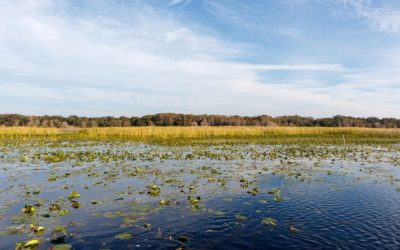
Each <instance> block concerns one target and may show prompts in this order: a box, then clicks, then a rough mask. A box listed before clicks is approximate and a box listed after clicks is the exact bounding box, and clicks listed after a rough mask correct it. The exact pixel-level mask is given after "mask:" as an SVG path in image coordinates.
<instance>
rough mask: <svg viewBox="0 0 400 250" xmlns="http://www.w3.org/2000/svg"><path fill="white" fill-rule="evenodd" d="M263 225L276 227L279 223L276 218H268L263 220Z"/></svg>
mask: <svg viewBox="0 0 400 250" xmlns="http://www.w3.org/2000/svg"><path fill="white" fill-rule="evenodd" d="M261 224H264V225H270V226H272V227H276V225H277V221H276V220H275V219H274V218H271V217H266V218H264V219H262V220H261Z"/></svg>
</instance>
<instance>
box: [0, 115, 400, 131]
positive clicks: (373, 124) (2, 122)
mask: <svg viewBox="0 0 400 250" xmlns="http://www.w3.org/2000/svg"><path fill="white" fill-rule="evenodd" d="M0 126H7V127H11V126H32V127H55V128H65V127H82V128H86V127H131V126H135V127H137V126H302V127H317V126H319V127H368V128H399V127H400V119H395V118H377V117H368V118H359V117H351V116H341V115H337V116H333V117H330V118H312V117H304V116H298V115H292V116H277V117H272V116H269V115H259V116H237V115H234V116H227V115H192V114H175V113H160V114H154V115H144V116H141V117H125V116H121V117H111V116H106V117H79V116H75V115H73V116H68V117H63V116H48V115H43V116H27V115H19V114H0Z"/></svg>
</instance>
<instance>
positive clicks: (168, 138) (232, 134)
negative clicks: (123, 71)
mask: <svg viewBox="0 0 400 250" xmlns="http://www.w3.org/2000/svg"><path fill="white" fill-rule="evenodd" d="M0 138H6V139H12V138H21V139H24V138H49V139H62V140H132V141H142V142H156V143H163V142H168V143H171V144H180V143H230V142H234V143H236V142H238V143H240V142H242V143H274V144H275V143H296V142H301V143H308V142H316V143H352V142H379V141H381V142H390V143H396V142H399V141H400V129H377V128H328V127H255V126H240V127H232V126H229V127H124V128H121V127H107V128H84V129H69V130H65V129H57V128H36V127H0Z"/></svg>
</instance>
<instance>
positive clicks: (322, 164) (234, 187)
mask: <svg viewBox="0 0 400 250" xmlns="http://www.w3.org/2000/svg"><path fill="white" fill-rule="evenodd" d="M0 162H1V168H0V229H1V231H0V249H14V248H15V246H16V244H17V243H21V244H22V245H24V244H25V243H26V242H28V241H29V240H35V239H37V240H39V245H38V246H37V247H36V249H49V248H50V249H267V248H268V249H289V248H294V249H399V248H400V192H399V191H400V189H399V188H400V167H399V163H400V150H399V146H386V147H378V146H311V145H309V146H295V145H292V146H279V145H277V146H265V145H236V146H235V145H231V146H185V147H183V146H182V147H178V146H176V147H171V146H154V145H141V144H129V143H103V144H101V143H82V144H79V143H63V144H56V143H36V144H35V143H26V144H18V145H10V146H2V147H1V150H0ZM25 205H32V207H33V208H34V210H35V211H34V212H30V213H23V212H22V211H21V210H22V209H23V208H24V206H25ZM25 212H26V211H25ZM31 224H32V225H33V226H32V227H31V226H30V225H31ZM40 226H43V227H44V229H43V231H42V230H39V231H37V229H38V227H40Z"/></svg>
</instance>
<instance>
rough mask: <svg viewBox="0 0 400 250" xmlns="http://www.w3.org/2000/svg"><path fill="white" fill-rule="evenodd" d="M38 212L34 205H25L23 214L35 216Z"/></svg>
mask: <svg viewBox="0 0 400 250" xmlns="http://www.w3.org/2000/svg"><path fill="white" fill-rule="evenodd" d="M35 211H36V209H35V208H34V207H33V205H31V204H29V205H25V206H24V208H23V209H22V212H23V213H25V214H33V213H34V212H35Z"/></svg>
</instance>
